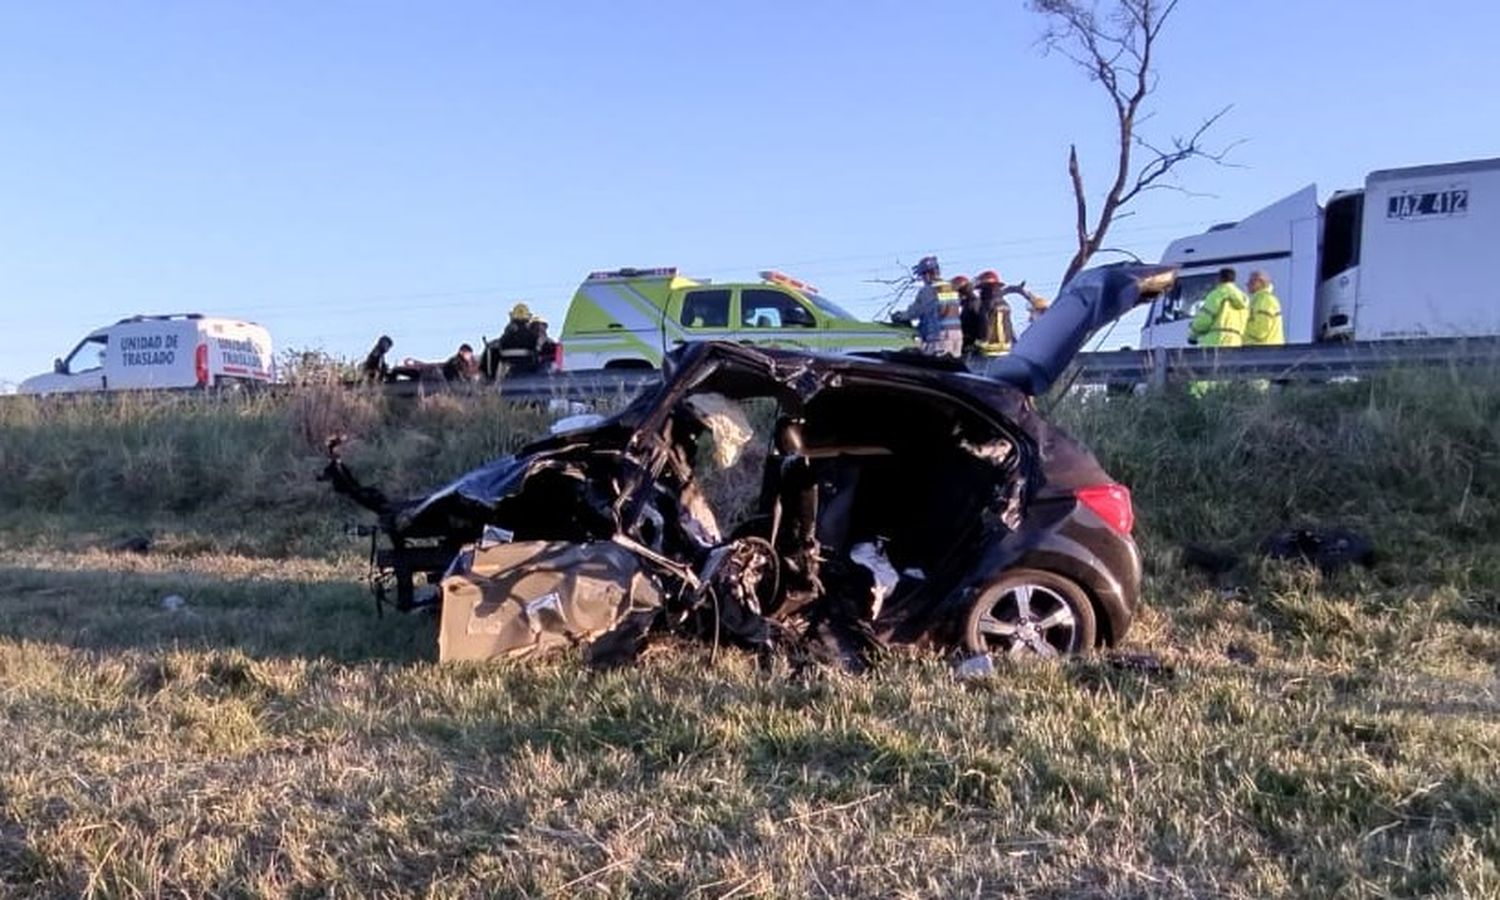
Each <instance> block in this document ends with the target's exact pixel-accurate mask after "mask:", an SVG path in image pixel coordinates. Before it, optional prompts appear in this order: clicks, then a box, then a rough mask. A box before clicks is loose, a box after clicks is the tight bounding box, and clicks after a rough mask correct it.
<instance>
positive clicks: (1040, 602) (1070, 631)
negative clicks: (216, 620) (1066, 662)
mask: <svg viewBox="0 0 1500 900" xmlns="http://www.w3.org/2000/svg"><path fill="white" fill-rule="evenodd" d="M1094 635H1095V622H1094V606H1093V604H1092V603H1090V602H1089V598H1088V595H1087V594H1085V593H1084V592H1083V589H1082V588H1080V587H1079V586H1078V585H1077V584H1075V583H1073V582H1072V581H1070V580H1069V579H1067V578H1064V577H1062V576H1061V575H1056V574H1054V573H1052V572H1044V571H1042V570H1040V569H1014V570H1012V571H1009V572H1006V573H1005V574H1004V575H1002V576H1001V577H1000V579H999V580H998V581H995V582H994V583H993V584H991V585H990V586H989V587H987V588H985V589H984V591H982V592H981V593H980V595H979V597H978V599H976V600H975V601H974V605H973V606H972V607H970V609H969V615H968V618H967V619H966V620H965V622H964V647H965V648H966V649H967V650H969V651H970V652H972V653H994V654H997V655H1001V656H1016V657H1025V656H1032V657H1041V658H1045V659H1050V658H1054V657H1058V656H1067V655H1070V654H1074V653H1083V652H1086V651H1088V650H1089V649H1091V648H1092V647H1093V646H1094Z"/></svg>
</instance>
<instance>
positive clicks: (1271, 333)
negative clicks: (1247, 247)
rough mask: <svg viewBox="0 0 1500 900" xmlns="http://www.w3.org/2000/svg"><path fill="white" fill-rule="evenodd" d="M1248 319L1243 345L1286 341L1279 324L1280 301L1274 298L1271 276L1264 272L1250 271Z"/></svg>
mask: <svg viewBox="0 0 1500 900" xmlns="http://www.w3.org/2000/svg"><path fill="white" fill-rule="evenodd" d="M1247 287H1249V288H1250V320H1249V322H1248V323H1246V325H1245V346H1247V347H1272V346H1280V345H1281V344H1285V343H1286V332H1285V331H1284V330H1283V329H1282V326H1281V301H1280V300H1278V299H1276V292H1275V287H1274V286H1273V285H1272V284H1271V276H1269V275H1267V274H1266V273H1265V272H1261V271H1255V272H1251V273H1250V282H1249V284H1248V285H1247Z"/></svg>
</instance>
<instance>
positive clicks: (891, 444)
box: [324, 265, 1172, 670]
mask: <svg viewBox="0 0 1500 900" xmlns="http://www.w3.org/2000/svg"><path fill="white" fill-rule="evenodd" d="M1171 279H1172V272H1171V270H1170V269H1163V268H1161V267H1149V266H1131V265H1119V266H1109V267H1104V268H1100V269H1093V270H1090V271H1088V272H1085V273H1082V274H1081V275H1079V276H1078V277H1076V278H1075V279H1073V281H1071V282H1070V283H1069V285H1068V287H1067V288H1066V289H1065V290H1064V291H1063V293H1062V295H1061V296H1060V297H1059V298H1058V300H1057V302H1056V303H1054V304H1053V307H1052V309H1051V310H1049V312H1048V314H1047V315H1046V316H1044V317H1043V318H1042V319H1040V320H1039V321H1038V322H1037V323H1036V324H1035V325H1034V326H1033V327H1032V328H1030V329H1028V330H1027V332H1026V333H1025V334H1024V335H1023V336H1022V337H1021V339H1020V340H1019V341H1018V342H1017V344H1016V346H1015V348H1014V351H1013V352H1012V354H1010V355H1009V356H1006V357H1002V358H999V359H997V360H995V361H993V363H992V364H991V365H990V367H989V369H988V370H987V371H986V372H985V373H982V374H981V373H974V372H970V371H969V370H968V369H966V368H965V367H964V365H963V364H962V363H960V362H958V361H956V360H948V359H936V358H928V357H922V356H916V355H913V354H909V353H905V352H902V353H896V352H886V353H883V354H874V355H870V356H859V355H854V356H831V355H818V354H812V353H806V352H799V351H793V350H780V349H770V348H764V347H748V346H742V345H738V344H731V343H719V342H705V343H692V344H688V345H686V346H684V347H682V348H680V349H679V350H677V351H676V352H675V353H674V354H673V355H672V356H670V357H669V359H668V361H667V364H666V366H665V367H664V378H663V380H662V382H661V383H660V384H658V385H654V386H652V387H649V388H647V389H646V390H645V391H644V392H643V393H641V394H640V395H638V396H637V397H636V398H635V399H634V400H633V401H632V402H631V403H630V404H629V405H628V406H627V407H626V408H625V409H623V410H621V411H620V412H618V413H617V414H615V415H612V416H610V417H608V418H605V419H603V420H602V421H589V420H584V421H583V422H581V423H579V424H580V427H577V428H575V429H573V430H563V431H562V432H561V433H556V434H552V435H550V436H548V437H546V438H544V439H541V440H538V441H536V442H534V443H532V444H530V445H529V446H527V447H525V448H523V449H522V450H521V451H519V452H518V453H516V454H514V455H511V456H506V457H503V458H500V459H497V460H495V461H493V462H491V463H488V464H486V465H484V466H481V467H479V468H478V469H475V470H474V471H472V472H469V473H467V474H465V475H463V476H461V477H459V478H458V479H457V480H455V481H453V482H452V483H450V484H448V485H446V486H445V487H442V488H440V489H438V490H436V491H434V492H432V493H431V494H428V495H426V496H422V497H416V498H410V499H395V498H390V497H387V496H386V495H385V494H384V493H383V492H381V491H379V490H378V489H375V488H372V487H369V486H366V485H363V484H361V483H360V482H359V480H358V479H357V478H356V476H355V475H354V473H353V472H351V471H350V470H349V468H348V467H347V466H346V465H345V463H344V462H343V461H342V460H341V459H340V458H339V456H338V453H337V449H336V447H334V448H332V452H331V454H330V455H331V459H330V461H329V463H328V466H327V468H326V469H325V472H324V477H325V478H326V479H328V480H329V481H331V482H332V484H333V487H334V489H335V490H336V491H338V492H339V493H341V494H344V495H345V496H347V497H349V498H351V499H353V500H354V501H356V502H358V503H359V504H361V505H363V506H364V507H366V508H368V509H370V510H372V511H374V512H375V513H376V514H377V515H378V517H379V533H380V534H381V535H383V537H382V540H383V541H384V542H385V544H386V545H385V546H380V547H379V548H378V549H377V550H376V552H375V556H374V561H375V570H376V573H375V574H376V577H375V579H374V581H375V588H376V590H377V596H379V597H382V598H387V599H393V600H394V604H395V606H396V607H397V608H399V609H413V608H417V607H421V606H426V605H437V606H438V607H439V609H440V617H441V623H440V628H439V649H440V654H439V655H440V658H442V659H445V660H447V659H489V658H497V657H519V656H526V655H530V654H535V653H539V652H542V651H546V650H549V649H555V648H564V647H583V648H585V653H586V656H587V658H588V659H589V660H590V661H591V662H593V663H595V664H601V665H609V664H616V663H620V662H624V661H627V660H629V659H631V658H633V657H634V656H635V655H636V654H637V653H638V652H639V650H640V649H641V647H642V646H643V645H644V643H645V642H646V641H648V640H649V639H650V638H651V637H652V636H653V635H657V634H662V633H673V632H675V633H679V634H688V635H692V636H696V637H699V638H702V639H705V640H710V641H712V642H714V644H715V646H718V645H719V644H720V643H726V644H734V645H738V646H741V647H746V648H751V649H755V650H758V651H762V652H767V653H769V652H772V651H776V650H778V649H784V650H788V651H806V652H808V653H809V654H810V655H812V656H813V657H815V658H819V659H826V660H828V661H832V662H836V663H840V664H843V665H845V666H847V667H849V668H852V669H856V670H857V669H860V668H863V667H864V666H866V665H868V664H869V662H870V661H871V659H872V658H873V657H874V656H875V655H876V654H877V653H878V652H879V651H880V650H881V649H882V648H883V647H886V646H890V645H916V646H930V647H934V648H941V649H947V650H953V651H958V652H961V653H965V654H970V655H972V654H977V653H996V654H1010V655H1039V656H1043V657H1053V656H1060V655H1065V654H1073V653H1079V652H1085V651H1088V650H1090V649H1092V648H1094V647H1097V646H1101V645H1108V644H1113V643H1115V642H1117V641H1119V640H1120V639H1121V638H1123V637H1124V636H1125V634H1126V632H1127V631H1128V630H1129V628H1130V625H1131V621H1132V619H1133V617H1134V615H1135V611H1136V606H1137V604H1138V602H1139V594H1140V585H1141V561H1140V554H1139V552H1138V550H1137V548H1136V545H1135V543H1134V541H1133V540H1132V538H1131V530H1132V527H1133V517H1134V513H1133V511H1132V507H1131V500H1130V493H1129V491H1128V490H1127V489H1126V488H1125V487H1124V486H1122V485H1119V484H1117V483H1115V482H1114V481H1113V479H1111V478H1110V477H1109V475H1108V474H1107V473H1106V472H1105V471H1104V470H1103V469H1102V468H1101V467H1100V465H1099V463H1098V462H1097V461H1096V460H1095V458H1094V457H1093V455H1092V454H1090V453H1089V451H1088V450H1086V449H1085V448H1084V447H1082V446H1081V445H1080V444H1078V443H1077V442H1076V441H1074V440H1073V439H1072V438H1070V437H1068V436H1067V435H1066V434H1064V433H1063V432H1062V431H1061V430H1059V429H1058V428H1056V427H1055V426H1053V425H1051V424H1050V423H1048V422H1047V421H1046V420H1045V419H1044V418H1043V417H1042V416H1041V415H1040V414H1039V413H1038V411H1037V409H1036V408H1035V405H1034V403H1033V400H1032V398H1033V397H1034V396H1036V395H1038V394H1041V393H1043V392H1045V391H1046V390H1047V389H1048V388H1049V387H1051V386H1052V385H1053V384H1054V383H1055V382H1056V381H1057V380H1058V378H1059V377H1060V376H1061V375H1062V374H1063V372H1064V370H1065V369H1066V367H1067V365H1068V363H1069V362H1070V361H1071V360H1072V358H1073V356H1074V355H1075V354H1076V353H1077V351H1078V349H1079V348H1080V347H1081V346H1083V344H1084V342H1085V341H1086V340H1087V339H1088V338H1089V336H1090V335H1092V334H1093V333H1094V332H1095V331H1096V330H1097V329H1098V328H1099V327H1100V326H1102V325H1104V324H1107V323H1108V322H1110V321H1113V320H1114V319H1115V318H1117V317H1118V316H1120V315H1122V314H1123V313H1124V312H1126V311H1128V310H1129V309H1130V308H1132V307H1133V306H1135V305H1136V304H1137V303H1140V302H1143V301H1145V300H1149V299H1150V297H1152V296H1154V295H1155V294H1156V293H1159V292H1160V291H1161V290H1163V289H1164V288H1165V287H1168V286H1170V283H1171ZM392 595H393V596H392Z"/></svg>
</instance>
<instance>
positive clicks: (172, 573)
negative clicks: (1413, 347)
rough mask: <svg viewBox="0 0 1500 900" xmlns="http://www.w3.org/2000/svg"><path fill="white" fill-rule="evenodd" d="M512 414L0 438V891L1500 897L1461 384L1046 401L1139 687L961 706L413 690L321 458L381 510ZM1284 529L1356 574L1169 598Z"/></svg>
mask: <svg viewBox="0 0 1500 900" xmlns="http://www.w3.org/2000/svg"><path fill="white" fill-rule="evenodd" d="M548 418H549V416H548V415H547V414H546V413H545V412H544V411H541V410H530V411H528V410H525V409H520V408H515V407H507V406H504V405H502V404H501V403H500V402H499V401H498V400H495V399H468V400H458V399H454V398H435V399H429V400H426V401H421V402H387V401H385V400H383V399H381V398H379V397H376V396H368V395H363V394H358V393H353V394H346V393H341V392H337V391H326V392H319V391H308V392H304V393H301V394H299V395H297V396H296V397H295V398H292V399H273V398H268V397H250V398H242V399H238V400H233V401H225V402H217V403H215V402H199V401H197V400H195V399H190V398H184V399H178V400H171V399H168V400H161V399H141V398H134V399H132V398H123V399H117V400H110V401H103V400H98V399H87V400H80V401H68V402H39V401H34V400H30V399H19V400H13V401H8V402H4V403H0V510H3V512H0V734H3V736H4V738H5V745H6V750H7V752H6V753H5V754H4V755H3V756H0V895H3V896H22V897H25V896H38V897H41V896H47V897H50V896H57V895H88V896H118V897H139V896H165V895H174V896H175V895H189V896H203V895H235V896H243V895H260V896H287V895H297V896H303V895H308V896H310V895H319V896H324V895H332V896H371V895H375V896H378V895H408V894H419V895H432V896H476V897H479V896H493V895H496V894H500V895H507V894H513V895H540V894H565V895H572V894H591V895H599V894H603V895H640V894H645V895H654V896H663V897H667V896H671V897H676V896H687V895H692V896H705V897H724V896H731V895H732V896H735V897H744V896H752V895H773V896H785V895H791V896H800V895H812V896H823V895H825V894H826V895H834V896H848V895H861V896H953V895H981V896H993V895H1008V894H1020V893H1026V894H1040V895H1060V896H1080V895H1082V896H1090V895H1130V896H1153V897H1154V896H1202V895H1230V896H1246V897H1252V896H1253V897H1262V896H1277V895H1281V896H1293V895H1307V894H1318V895H1326V894H1334V893H1339V894H1349V895H1355V896H1360V895H1364V896H1376V895H1379V896H1385V895H1390V894H1408V895H1411V894H1432V893H1438V894H1448V895H1453V896H1475V897H1478V896H1495V895H1496V894H1500V864H1497V860H1500V679H1497V672H1500V552H1497V547H1496V539H1495V537H1494V535H1500V373H1493V372H1490V373H1483V374H1482V375H1481V376H1479V377H1477V378H1476V377H1474V376H1473V375H1472V374H1463V375H1458V374H1423V375H1400V376H1392V377H1389V378H1385V379H1379V380H1375V381H1372V382H1368V383H1361V384H1342V385H1330V386H1323V387H1305V388H1293V389H1289V390H1286V391H1280V392H1276V391H1272V392H1260V391H1256V390H1254V389H1253V388H1249V387H1236V386H1229V387H1225V388H1223V389H1221V390H1217V391H1214V392H1212V393H1211V394H1210V396H1208V397H1207V398H1205V399H1203V400H1202V401H1194V400H1191V399H1190V398H1187V397H1177V396H1149V397H1124V398H1113V397H1112V398H1108V399H1107V400H1106V398H1104V397H1102V396H1099V395H1086V396H1079V395H1074V396H1072V397H1070V398H1068V399H1067V400H1066V401H1064V402H1063V403H1062V404H1061V406H1060V407H1059V408H1058V409H1057V410H1056V411H1055V412H1054V418H1055V419H1057V420H1059V421H1061V422H1063V423H1065V424H1066V425H1067V426H1068V427H1069V428H1070V429H1071V430H1072V431H1074V432H1075V433H1077V434H1078V435H1079V436H1081V437H1082V438H1084V439H1085V441H1086V442H1087V443H1089V445H1090V446H1091V447H1093V448H1094V450H1095V451H1096V452H1097V453H1098V454H1099V456H1100V457H1101V459H1102V460H1103V461H1104V462H1105V464H1106V466H1107V467H1108V468H1109V469H1110V470H1111V471H1112V472H1113V473H1115V474H1116V475H1117V476H1118V477H1119V478H1120V479H1121V480H1122V481H1124V482H1126V483H1128V484H1130V485H1131V487H1132V489H1133V491H1134V494H1135V498H1136V502H1137V506H1138V513H1139V526H1138V527H1139V533H1140V538H1141V542H1142V545H1143V547H1144V548H1145V551H1146V556H1147V563H1148V580H1149V584H1148V592H1147V603H1148V609H1147V611H1146V612H1145V613H1144V615H1143V618H1142V619H1141V621H1140V622H1139V624H1138V626H1137V628H1136V630H1135V631H1133V632H1132V633H1131V635H1130V638H1129V641H1128V647H1127V648H1126V649H1128V650H1130V651H1135V652H1149V653H1151V654H1153V655H1155V656H1156V657H1159V658H1160V659H1161V660H1162V661H1163V662H1164V663H1165V664H1166V665H1167V666H1168V667H1169V668H1170V670H1171V671H1170V672H1153V671H1144V670H1139V669H1132V668H1129V667H1122V666H1120V665H1117V664H1115V663H1112V662H1111V661H1110V660H1108V659H1089V660H1082V661H1078V662H1074V663H1072V664H1069V665H1062V666H1049V665H1025V666H1002V667H1001V668H1000V670H999V671H998V673H997V674H996V676H995V677H994V678H993V679H990V680H988V681H985V682H982V683H962V684H961V683H956V682H955V681H954V680H953V679H952V677H951V674H950V671H949V668H948V666H947V664H946V661H944V660H941V659H937V658H935V657H930V656H911V657H899V658H897V659H894V660H892V661H891V662H890V663H889V664H888V665H886V666H884V667H883V668H882V669H881V670H880V671H878V672H877V673H875V674H874V675H872V676H869V677H865V678H850V677H846V676H844V675H841V674H837V673H832V672H828V673H820V674H817V675H814V676H811V677H806V676H793V675H792V674H791V673H789V672H787V671H782V670H777V671H770V672H765V671H761V670H759V669H757V667H756V666H755V664H754V662H753V661H752V660H750V659H747V658H745V657H742V656H739V655H736V654H733V653H727V654H720V655H719V657H718V659H717V660H716V661H713V662H710V659H709V655H708V653H707V652H706V651H705V650H703V649H701V648H698V647H694V646H687V645H679V646H668V647H664V648H662V649H660V650H659V651H657V652H654V653H652V654H649V655H648V656H647V658H646V659H645V660H644V661H643V662H642V664H641V665H640V666H639V667H638V668H636V669H632V670H629V671H623V672H614V673H608V674H602V675H601V674H591V673H588V672H586V671H584V670H582V669H581V668H580V667H579V666H578V665H577V663H576V662H574V661H572V660H555V661H550V662H544V663H541V664H531V665H524V666H498V665H496V666H452V667H438V666H436V665H435V664H433V663H432V662H431V661H430V660H431V659H432V657H433V653H434V651H433V635H434V629H433V626H432V623H431V622H430V621H428V620H424V619H413V618H409V617H402V616H394V615H391V616H387V617H386V618H383V619H382V618H377V617H376V615H375V613H374V610H373V608H372V606H371V604H370V603H369V600H368V598H367V596H366V594H365V592H364V590H363V586H362V584H361V583H360V579H361V577H362V574H363V570H364V569H363V552H364V550H365V549H366V545H364V544H363V542H362V541H360V540H358V539H353V538H349V537H346V536H345V535H344V534H343V525H344V523H345V522H346V521H353V520H358V519H359V518H360V516H359V514H358V512H357V511H356V510H354V509H353V508H352V507H350V506H348V505H347V504H345V503H343V502H342V501H336V500H334V499H332V498H330V496H329V495H328V493H327V491H326V486H324V485H320V484H317V483H316V482H314V481H313V480H312V479H313V476H314V475H315V474H316V473H317V471H318V469H319V468H320V463H319V459H320V445H321V443H322V439H323V437H324V435H326V434H327V433H329V432H331V431H339V432H344V433H347V434H349V435H351V437H352V438H353V440H352V442H351V445H350V450H349V456H350V458H351V461H352V462H353V463H354V464H355V465H356V466H357V467H358V468H359V470H360V471H361V472H365V473H369V475H370V476H371V478H372V479H373V480H376V481H378V482H379V483H381V484H383V485H389V486H391V487H393V488H395V489H397V490H398V491H400V490H411V491H415V490H419V489H421V488H423V487H427V486H431V485H433V484H435V483H438V482H440V481H442V480H443V479H445V478H447V477H449V476H451V475H454V474H456V473H458V472H460V471H462V470H463V469H464V468H466V467H467V466H470V465H472V464H473V463H475V462H477V461H479V460H481V459H484V458H487V457H489V456H492V455H493V454H495V453H499V452H503V451H505V450H508V449H512V448H514V447H515V446H517V445H518V444H520V443H521V442H523V441H524V440H526V439H527V438H528V437H530V436H531V435H533V434H535V433H536V432H538V431H539V430H540V429H541V428H542V427H543V426H544V424H545V422H546V421H547V420H548ZM1283 522H1287V523H1313V524H1326V525H1334V524H1337V525H1344V526H1350V527H1354V528H1358V529H1360V530H1363V531H1365V532H1366V533H1368V534H1370V535H1371V536H1372V537H1373V538H1374V539H1375V540H1376V543H1377V547H1378V549H1379V551H1380V561H1379V563H1378V565H1377V566H1376V568H1375V569H1374V570H1372V571H1355V572H1348V573H1343V574H1340V575H1337V576H1332V577H1324V576H1321V575H1319V574H1318V573H1317V572H1316V571H1312V570H1308V569H1306V568H1303V567H1300V566H1295V565H1289V564H1281V563H1271V562H1266V561H1256V560H1252V561H1251V562H1249V563H1248V564H1247V565H1246V566H1245V567H1243V569H1241V570H1240V571H1238V572H1236V573H1235V574H1233V575H1232V576H1229V577H1228V578H1226V579H1224V580H1223V581H1222V582H1218V583H1216V582H1214V581H1211V580H1210V579H1208V578H1207V577H1205V576H1203V575H1200V574H1196V573H1192V572H1187V571H1184V570H1182V568H1181V566H1180V550H1179V547H1180V545H1181V543H1182V542H1184V541H1200V542H1206V543H1212V544H1220V545H1225V546H1232V547H1235V548H1237V549H1240V550H1242V551H1248V550H1250V549H1252V548H1253V546H1254V545H1255V543H1256V542H1257V541H1258V540H1259V539H1260V538H1262V537H1263V536H1265V535H1266V534H1267V533H1269V532H1270V531H1272V530H1274V529H1275V528H1276V527H1278V526H1279V525H1281V524H1282V523H1283ZM148 536H149V538H150V540H151V541H152V549H151V551H150V552H149V553H146V554H136V553H131V552H127V551H123V550H118V549H112V548H114V547H117V546H118V543H117V542H119V541H121V539H126V538H132V537H136V538H140V537H148ZM174 594H175V595H178V596H180V597H182V598H183V599H184V600H185V605H184V606H183V607H182V608H181V609H177V610H171V609H167V608H164V606H163V604H162V600H163V598H164V597H166V596H168V595H174Z"/></svg>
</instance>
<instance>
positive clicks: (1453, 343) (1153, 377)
mask: <svg viewBox="0 0 1500 900" xmlns="http://www.w3.org/2000/svg"><path fill="white" fill-rule="evenodd" d="M1486 363H1489V364H1491V365H1500V338H1495V337H1483V338H1420V339H1414V340H1393V341H1370V342H1367V343H1333V344H1285V345H1282V346H1279V347H1232V348H1218V347H1185V348H1179V349H1172V350H1111V351H1107V352H1102V353H1081V354H1079V355H1078V359H1077V360H1075V362H1074V364H1073V365H1074V367H1075V371H1076V373H1077V374H1076V377H1075V379H1074V383H1076V384H1142V383H1144V384H1151V385H1163V384H1167V383H1169V382H1187V381H1240V380H1245V379H1252V378H1264V379H1268V380H1271V381H1326V380H1328V379H1331V378H1342V377H1358V376H1361V375H1374V374H1377V373H1379V372H1384V371H1387V370H1389V369H1398V368H1432V367H1441V366H1466V365H1483V364H1486Z"/></svg>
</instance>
